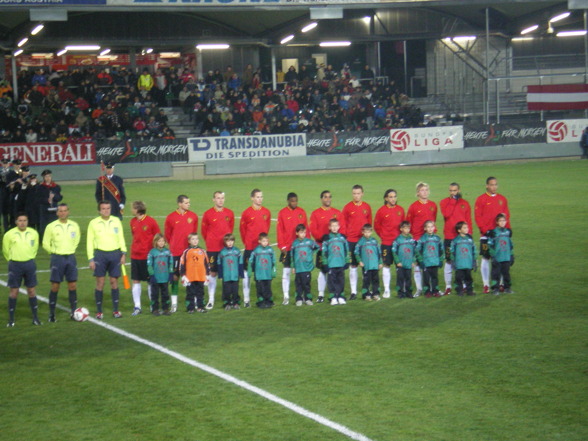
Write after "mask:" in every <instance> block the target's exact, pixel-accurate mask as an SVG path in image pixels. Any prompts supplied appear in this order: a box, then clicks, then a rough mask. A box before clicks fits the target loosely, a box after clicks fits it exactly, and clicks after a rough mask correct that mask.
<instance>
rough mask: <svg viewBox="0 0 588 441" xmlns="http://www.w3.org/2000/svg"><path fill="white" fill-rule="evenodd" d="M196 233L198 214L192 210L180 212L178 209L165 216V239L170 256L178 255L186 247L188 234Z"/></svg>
mask: <svg viewBox="0 0 588 441" xmlns="http://www.w3.org/2000/svg"><path fill="white" fill-rule="evenodd" d="M191 233H198V215H196V213H194V212H192V211H186V212H185V213H184V214H180V212H179V211H178V210H176V211H174V212H172V213H170V214H168V216H167V217H166V218H165V233H164V235H165V240H167V242H168V243H169V250H170V251H171V253H172V256H174V257H179V256H181V255H182V253H183V252H184V250H185V249H186V248H188V235H189V234H191Z"/></svg>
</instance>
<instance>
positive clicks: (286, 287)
mask: <svg viewBox="0 0 588 441" xmlns="http://www.w3.org/2000/svg"><path fill="white" fill-rule="evenodd" d="M291 272H292V268H284V269H283V270H282V292H283V293H284V300H286V299H289V298H290V273H291Z"/></svg>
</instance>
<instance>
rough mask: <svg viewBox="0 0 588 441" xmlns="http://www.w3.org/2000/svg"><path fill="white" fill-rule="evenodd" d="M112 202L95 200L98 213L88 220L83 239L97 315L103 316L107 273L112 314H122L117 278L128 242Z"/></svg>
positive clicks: (114, 315) (119, 316) (116, 315)
mask: <svg viewBox="0 0 588 441" xmlns="http://www.w3.org/2000/svg"><path fill="white" fill-rule="evenodd" d="M111 209H112V207H111V205H110V202H108V201H101V202H100V203H99V204H98V211H99V213H100V216H98V217H97V218H95V219H92V220H91V221H90V223H89V224H88V237H87V241H86V244H87V245H86V246H87V251H88V259H89V261H90V269H91V270H92V271H94V277H96V289H95V291H94V298H95V299H96V318H97V319H99V320H102V318H103V313H102V298H103V297H104V291H103V290H104V281H105V277H106V274H107V273H108V275H109V276H110V288H111V296H112V316H113V317H114V318H121V317H122V314H121V313H120V311H119V308H118V302H119V297H120V294H119V291H118V278H119V277H120V275H121V269H120V268H121V265H124V264H125V254H126V252H127V246H126V245H125V238H124V234H123V227H122V223H121V221H120V219H119V218H118V217H116V216H111Z"/></svg>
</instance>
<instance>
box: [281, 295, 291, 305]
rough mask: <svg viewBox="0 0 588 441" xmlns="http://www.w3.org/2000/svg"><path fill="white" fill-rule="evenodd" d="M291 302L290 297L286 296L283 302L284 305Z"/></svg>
mask: <svg viewBox="0 0 588 441" xmlns="http://www.w3.org/2000/svg"><path fill="white" fill-rule="evenodd" d="M289 304H290V299H289V298H288V297H286V298H285V299H284V301H283V302H282V305H284V306H287V305H289Z"/></svg>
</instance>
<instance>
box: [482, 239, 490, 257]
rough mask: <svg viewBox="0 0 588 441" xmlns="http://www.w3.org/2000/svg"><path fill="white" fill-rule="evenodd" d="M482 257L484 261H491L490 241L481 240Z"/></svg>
mask: <svg viewBox="0 0 588 441" xmlns="http://www.w3.org/2000/svg"><path fill="white" fill-rule="evenodd" d="M480 256H482V257H483V258H484V259H490V248H488V239H480Z"/></svg>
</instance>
